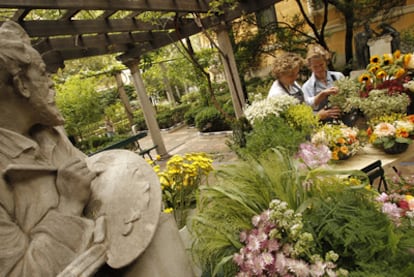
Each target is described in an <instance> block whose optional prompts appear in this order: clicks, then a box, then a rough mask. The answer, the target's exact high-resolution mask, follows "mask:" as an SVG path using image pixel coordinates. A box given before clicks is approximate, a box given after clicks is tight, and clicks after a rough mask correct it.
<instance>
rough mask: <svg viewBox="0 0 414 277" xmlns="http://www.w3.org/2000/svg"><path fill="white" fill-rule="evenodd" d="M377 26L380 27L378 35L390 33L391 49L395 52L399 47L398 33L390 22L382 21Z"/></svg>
mask: <svg viewBox="0 0 414 277" xmlns="http://www.w3.org/2000/svg"><path fill="white" fill-rule="evenodd" d="M378 28H380V29H381V32H380V34H379V35H380V36H385V35H390V36H391V37H392V41H391V51H392V52H395V51H396V50H399V49H400V43H401V39H400V33H399V32H398V31H397V30H396V29H395V28H394V27H392V26H391V25H390V24H388V23H385V22H382V23H381V24H379V25H378Z"/></svg>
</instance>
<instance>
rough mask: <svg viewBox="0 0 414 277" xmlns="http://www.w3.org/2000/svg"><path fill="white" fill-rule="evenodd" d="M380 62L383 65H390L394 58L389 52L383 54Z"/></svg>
mask: <svg viewBox="0 0 414 277" xmlns="http://www.w3.org/2000/svg"><path fill="white" fill-rule="evenodd" d="M382 62H383V63H384V65H390V64H392V63H393V62H394V60H393V58H392V56H391V55H390V54H384V56H383V60H382Z"/></svg>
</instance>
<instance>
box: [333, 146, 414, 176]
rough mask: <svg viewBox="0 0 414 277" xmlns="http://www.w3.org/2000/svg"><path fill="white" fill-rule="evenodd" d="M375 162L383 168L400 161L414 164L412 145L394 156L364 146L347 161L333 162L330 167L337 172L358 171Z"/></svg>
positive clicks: (413, 147) (413, 148)
mask: <svg viewBox="0 0 414 277" xmlns="http://www.w3.org/2000/svg"><path fill="white" fill-rule="evenodd" d="M377 160H381V162H382V166H383V167H385V166H388V165H390V164H395V163H400V162H401V161H404V162H405V164H409V162H413V164H414V143H412V144H411V145H410V146H409V147H408V149H407V151H405V152H403V153H401V154H394V155H392V154H386V153H384V152H383V151H382V150H380V149H377V148H375V147H373V146H372V145H366V146H365V147H364V148H362V149H360V150H359V151H358V153H357V154H356V155H355V156H353V157H351V158H349V159H348V160H343V161H338V162H335V163H334V164H333V166H332V167H333V168H334V169H339V170H342V169H343V170H358V169H361V168H363V167H365V166H367V165H369V164H371V163H373V162H375V161H377Z"/></svg>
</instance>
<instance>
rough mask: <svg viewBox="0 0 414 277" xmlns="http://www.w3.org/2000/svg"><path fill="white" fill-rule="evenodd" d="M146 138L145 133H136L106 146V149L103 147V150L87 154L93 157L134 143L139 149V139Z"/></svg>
mask: <svg viewBox="0 0 414 277" xmlns="http://www.w3.org/2000/svg"><path fill="white" fill-rule="evenodd" d="M146 136H147V132H146V131H144V132H139V133H137V134H135V135H133V136H130V137H129V138H126V139H123V140H120V141H117V142H115V143H113V144H111V145H108V146H106V147H104V148H102V149H100V150H98V151H96V152H94V153H92V154H89V156H92V155H95V154H97V153H100V152H102V151H106V150H111V149H123V148H125V147H127V146H128V145H130V144H131V143H135V145H138V147H139V144H138V140H140V139H142V138H144V137H146Z"/></svg>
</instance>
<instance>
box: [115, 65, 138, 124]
mask: <svg viewBox="0 0 414 277" xmlns="http://www.w3.org/2000/svg"><path fill="white" fill-rule="evenodd" d="M115 79H116V84H117V86H118V93H119V98H121V102H122V104H123V105H124V108H125V113H126V115H127V117H128V121H129V125H130V128H132V126H133V125H134V115H133V111H132V108H131V105H130V104H129V99H128V96H127V94H126V92H125V87H124V82H122V77H121V72H116V73H115Z"/></svg>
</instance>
